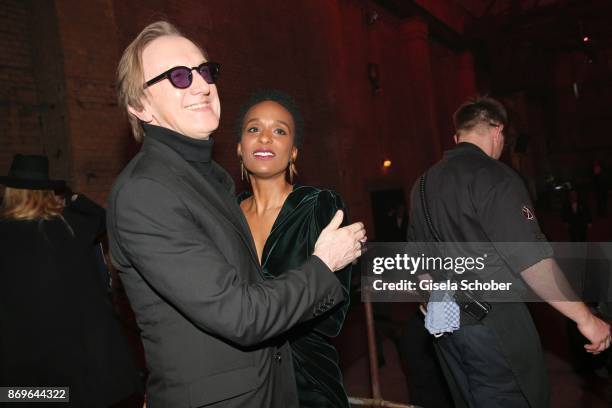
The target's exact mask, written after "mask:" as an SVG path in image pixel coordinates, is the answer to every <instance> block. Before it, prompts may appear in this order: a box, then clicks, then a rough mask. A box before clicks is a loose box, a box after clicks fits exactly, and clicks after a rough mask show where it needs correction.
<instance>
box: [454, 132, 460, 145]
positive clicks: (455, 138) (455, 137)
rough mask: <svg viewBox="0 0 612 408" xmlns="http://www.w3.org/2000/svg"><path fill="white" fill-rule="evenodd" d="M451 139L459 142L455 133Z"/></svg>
mask: <svg viewBox="0 0 612 408" xmlns="http://www.w3.org/2000/svg"><path fill="white" fill-rule="evenodd" d="M453 140H454V141H455V144H457V143H459V136H457V134H456V133H455V134H454V135H453Z"/></svg>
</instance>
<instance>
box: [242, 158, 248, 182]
mask: <svg viewBox="0 0 612 408" xmlns="http://www.w3.org/2000/svg"><path fill="white" fill-rule="evenodd" d="M244 179H246V180H247V181H248V180H249V172H248V171H247V169H246V167H244V162H243V161H242V157H241V158H240V180H243V181H244Z"/></svg>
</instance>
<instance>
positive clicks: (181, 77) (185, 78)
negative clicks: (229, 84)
mask: <svg viewBox="0 0 612 408" xmlns="http://www.w3.org/2000/svg"><path fill="white" fill-rule="evenodd" d="M220 68H221V64H218V63H216V62H210V61H208V62H204V63H203V64H200V65H198V66H197V67H193V68H189V67H183V66H178V67H174V68H170V69H169V70H167V71H166V72H164V73H161V74H159V75H158V76H156V77H155V78H153V79H151V80H149V81H147V82H145V84H144V87H145V88H148V87H150V86H151V85H153V84H156V83H158V82H159V81H163V80H164V79H166V78H167V79H168V80H169V81H170V83H171V84H172V86H174V87H175V88H179V89H186V88H189V87H190V86H191V83H192V82H193V74H192V72H191V71H193V70H196V71H198V72H199V73H200V75H202V78H204V80H205V81H206V82H207V83H209V84H214V83H215V81H217V78H218V77H219V69H220Z"/></svg>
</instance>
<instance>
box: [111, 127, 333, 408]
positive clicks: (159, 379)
mask: <svg viewBox="0 0 612 408" xmlns="http://www.w3.org/2000/svg"><path fill="white" fill-rule="evenodd" d="M212 165H213V167H212V175H213V176H214V177H215V178H217V179H221V180H222V182H223V183H224V184H225V185H227V186H228V192H227V194H220V192H219V190H218V189H217V190H216V189H215V188H214V187H213V186H212V185H211V180H206V179H205V178H204V177H202V176H201V175H200V174H199V173H198V172H197V171H196V170H195V169H194V168H193V167H192V166H191V165H190V164H189V163H188V162H186V161H185V160H184V159H183V158H182V157H181V156H180V155H179V154H178V153H177V152H175V151H174V150H172V149H171V148H170V147H168V146H166V145H164V144H163V143H160V142H158V141H156V140H154V139H146V140H145V143H144V145H143V147H142V149H141V151H140V152H139V153H138V154H137V155H136V156H135V157H134V159H132V161H131V162H130V163H129V164H128V165H127V167H126V168H125V169H124V170H123V172H122V173H121V175H120V176H119V178H118V180H117V181H116V183H115V185H114V187H113V189H112V192H111V195H110V199H109V207H108V215H107V218H108V234H109V241H110V251H111V257H112V261H113V264H114V265H115V267H116V268H117V269H118V270H119V271H120V276H121V280H122V282H123V285H124V286H125V290H126V292H127V295H128V297H129V299H130V303H131V306H132V308H133V310H134V313H135V315H136V319H137V322H138V325H139V327H140V329H141V336H142V340H143V345H144V348H145V355H146V361H147V365H148V368H149V371H150V376H149V379H148V383H147V400H148V406H149V407H150V408H159V407H168V408H170V407H171V408H181V407H200V406H209V405H211V406H214V407H221V406H223V407H257V408H263V407H279V408H281V407H282V408H289V407H297V405H298V403H297V396H296V389H295V387H296V386H295V381H294V377H293V367H292V364H291V358H290V354H289V352H290V350H289V349H288V345H287V344H276V343H275V342H274V339H273V338H274V337H275V336H277V335H279V334H281V333H283V332H284V331H286V330H287V329H289V328H291V327H292V326H294V325H295V324H296V323H298V322H300V321H303V320H307V319H309V318H312V317H314V316H317V315H319V314H321V313H324V312H326V311H327V310H328V309H330V308H332V307H333V306H335V305H336V304H338V303H340V302H342V301H343V300H344V296H343V294H342V287H341V285H340V283H339V281H338V280H337V278H336V277H335V276H334V274H332V273H331V272H330V271H329V269H328V268H327V267H326V266H325V264H324V263H323V262H322V261H321V260H320V259H319V258H317V257H315V256H311V257H310V258H309V259H308V261H307V262H306V263H304V264H303V265H302V266H301V267H300V268H299V269H295V270H290V271H287V272H286V273H285V274H283V275H282V276H280V277H278V278H277V279H273V280H264V278H263V275H262V271H261V267H260V266H259V262H258V259H257V254H256V251H255V247H254V244H253V240H252V238H251V235H250V232H249V229H248V224H247V223H246V220H245V219H244V217H243V215H242V212H241V210H240V208H239V207H238V205H237V204H236V201H235V199H234V198H233V194H232V192H231V191H232V190H233V183H232V182H231V178H230V176H229V175H228V174H227V173H226V172H225V171H224V170H223V169H222V168H221V167H220V166H219V165H218V164H216V163H214V162H213V163H212ZM222 193H225V191H222ZM270 339H272V340H270ZM268 340H270V341H268ZM264 341H265V342H266V343H265V345H264V344H263V343H264Z"/></svg>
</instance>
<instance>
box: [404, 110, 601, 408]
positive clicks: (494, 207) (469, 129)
mask: <svg viewBox="0 0 612 408" xmlns="http://www.w3.org/2000/svg"><path fill="white" fill-rule="evenodd" d="M453 119H454V124H455V130H456V133H455V142H456V143H457V145H456V146H455V148H454V149H452V150H449V151H447V152H445V154H444V157H443V159H442V160H440V162H438V163H437V164H435V165H434V166H433V167H431V168H430V169H429V170H427V172H426V173H425V175H424V176H423V177H421V179H420V180H419V181H417V183H416V184H415V186H414V188H413V190H412V194H411V209H412V214H411V217H410V221H411V222H410V226H409V228H408V237H409V240H412V241H415V242H427V241H437V242H443V243H444V242H447V243H449V244H447V245H446V246H445V248H460V251H457V250H456V249H455V250H454V251H455V253H457V252H465V253H461V254H459V255H462V256H466V255H469V253H468V251H470V250H471V249H473V248H474V244H473V243H480V244H478V245H476V246H478V247H479V250H480V249H481V248H486V249H485V251H486V255H485V256H486V257H487V259H486V261H485V264H486V265H487V266H486V267H485V268H484V269H482V270H481V271H478V272H475V273H473V274H470V273H466V274H465V275H461V279H466V278H468V279H472V280H473V279H478V278H480V279H491V278H492V279H493V280H495V281H497V282H500V283H502V282H503V283H505V282H513V284H520V283H521V282H523V281H524V282H525V283H526V284H527V285H528V286H529V287H530V288H531V289H532V290H533V291H534V292H535V293H536V294H537V295H538V296H539V297H540V298H541V299H543V300H544V301H547V302H548V303H549V304H550V305H551V306H553V307H554V308H555V309H557V310H558V311H559V312H561V313H562V314H564V315H565V316H567V317H568V318H570V319H571V320H573V321H574V322H576V324H577V327H578V329H579V330H580V332H581V333H582V334H583V335H584V336H585V337H586V338H587V339H588V340H589V342H590V344H587V345H585V350H586V351H587V352H590V353H594V354H597V353H600V352H602V351H603V350H605V349H606V348H608V347H609V346H610V326H609V325H608V324H607V323H605V322H604V321H602V320H600V319H599V318H597V317H595V316H594V315H593V314H592V313H591V312H590V310H589V309H588V308H587V306H586V305H585V304H584V303H582V302H579V301H570V298H571V297H570V296H569V294H570V293H571V290H570V289H569V287H568V285H567V281H566V280H565V278H564V276H563V274H562V273H561V271H560V270H559V267H558V266H557V264H556V262H555V261H554V259H553V258H552V257H553V252H552V248H551V247H550V245H549V244H548V243H547V241H546V238H545V237H544V235H543V234H542V232H541V231H540V227H539V225H538V221H537V219H536V217H535V213H534V211H533V207H532V205H531V200H530V198H529V195H528V194H527V190H526V189H525V186H524V184H523V182H522V181H521V179H520V177H519V176H518V175H517V174H516V172H514V170H512V169H511V168H509V167H508V166H506V165H505V164H503V163H501V162H500V161H499V158H500V157H501V155H502V152H503V149H504V144H505V135H504V131H505V127H506V125H507V122H508V119H507V114H506V110H505V108H504V107H503V105H502V104H501V103H500V102H498V101H496V100H494V99H492V98H478V99H475V100H471V101H468V102H466V103H464V104H463V105H461V107H459V109H458V110H457V112H455V115H454V117H453ZM468 243H472V244H468ZM484 243H489V244H490V245H487V246H486V247H485V246H484ZM481 255H482V253H481ZM453 275H455V274H454V273H452V274H451V275H450V276H451V279H455V276H453ZM437 278H438V279H441V280H443V279H448V278H449V277H448V275H444V276H437ZM440 294H441V292H438V293H432V295H431V296H430V303H429V305H428V308H427V316H426V318H425V322H426V323H425V325H426V327H427V328H428V330H429V331H430V333H432V334H434V335H435V336H436V340H435V344H436V348H437V351H438V355H439V356H440V357H441V359H440V360H441V363H442V367H443V369H444V373H445V375H446V377H447V379H448V380H449V381H448V382H449V386H450V388H451V391H452V394H453V399H454V400H455V405H456V406H457V407H466V406H467V407H470V408H475V407H487V408H496V407H498V408H502V407H513V408H547V407H548V406H549V397H550V396H549V389H548V383H547V376H546V367H545V362H544V356H543V353H542V350H541V346H540V340H539V336H538V333H537V330H536V328H535V325H534V323H533V320H532V318H531V316H530V314H529V311H528V310H527V307H526V306H525V304H524V303H522V302H520V300H521V297H520V295H517V296H509V297H504V294H500V293H497V294H493V295H491V294H487V295H488V296H489V298H487V300H488V301H490V302H491V303H487V302H483V300H482V299H481V298H480V297H479V296H474V292H466V291H461V290H457V291H455V292H454V293H450V294H449V293H448V292H445V293H444V294H443V296H436V295H440ZM447 294H448V295H449V296H446V295H447ZM482 294H483V292H480V293H479V295H482ZM450 296H453V297H452V298H451V297H450ZM495 297H497V299H495ZM432 299H442V300H441V301H432ZM494 300H499V302H493V301H494Z"/></svg>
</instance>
